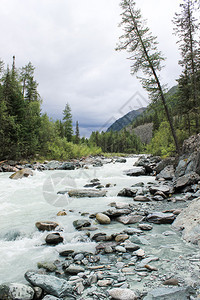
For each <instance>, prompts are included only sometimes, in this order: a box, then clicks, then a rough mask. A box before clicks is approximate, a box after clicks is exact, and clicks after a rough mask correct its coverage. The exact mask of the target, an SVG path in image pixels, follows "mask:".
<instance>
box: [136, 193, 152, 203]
mask: <svg viewBox="0 0 200 300" xmlns="http://www.w3.org/2000/svg"><path fill="white" fill-rule="evenodd" d="M133 200H134V201H137V202H150V201H151V199H150V198H148V197H146V196H142V195H138V196H136V197H135V198H134V199H133Z"/></svg>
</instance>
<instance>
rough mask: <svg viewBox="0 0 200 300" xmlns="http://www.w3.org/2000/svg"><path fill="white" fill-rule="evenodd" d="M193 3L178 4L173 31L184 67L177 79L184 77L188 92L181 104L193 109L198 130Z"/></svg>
mask: <svg viewBox="0 0 200 300" xmlns="http://www.w3.org/2000/svg"><path fill="white" fill-rule="evenodd" d="M195 4H196V0H183V3H182V4H180V8H181V12H180V13H176V14H175V17H174V19H173V23H174V24H175V28H174V33H175V35H177V36H178V38H179V40H178V42H177V43H178V44H179V49H180V52H181V57H182V59H181V60H180V61H179V64H180V65H181V66H182V67H183V68H184V70H183V74H182V76H181V78H180V80H179V84H182V82H183V79H184V78H185V83H186V82H187V90H188V91H189V94H188V96H187V97H184V99H183V100H185V102H183V103H182V105H183V106H189V110H188V112H187V113H188V114H189V112H191V111H193V113H194V115H195V122H196V131H197V132H198V130H199V117H198V115H199V112H198V107H199V88H198V85H197V72H198V67H199V63H198V62H199V59H200V57H199V54H200V51H199V50H200V49H199V42H198V37H197V32H198V30H199V23H198V21H197V19H196V18H195V16H194V14H195ZM187 101H190V102H191V101H192V102H191V105H188V104H186V102H187Z"/></svg>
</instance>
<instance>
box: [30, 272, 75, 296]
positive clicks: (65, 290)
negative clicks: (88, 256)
mask: <svg viewBox="0 0 200 300" xmlns="http://www.w3.org/2000/svg"><path fill="white" fill-rule="evenodd" d="M25 278H26V280H27V281H28V282H29V283H30V284H32V285H33V286H38V287H40V288H42V289H43V290H44V291H45V292H46V293H47V294H50V295H53V296H55V297H58V298H62V297H65V296H71V295H72V292H73V288H72V286H71V285H70V284H69V282H68V281H67V280H65V279H61V278H58V277H56V276H52V275H44V274H39V273H37V272H34V271H28V272H26V273H25Z"/></svg>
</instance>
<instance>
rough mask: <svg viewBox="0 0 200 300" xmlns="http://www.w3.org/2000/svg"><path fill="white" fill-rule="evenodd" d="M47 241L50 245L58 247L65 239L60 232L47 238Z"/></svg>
mask: <svg viewBox="0 0 200 300" xmlns="http://www.w3.org/2000/svg"><path fill="white" fill-rule="evenodd" d="M45 241H46V243H47V244H48V245H57V244H59V243H62V242H63V237H62V236H61V235H60V233H59V232H55V233H50V234H48V235H47V236H46V238H45Z"/></svg>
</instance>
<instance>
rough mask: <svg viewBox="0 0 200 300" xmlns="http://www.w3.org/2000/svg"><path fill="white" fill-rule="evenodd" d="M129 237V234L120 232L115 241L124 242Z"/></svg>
mask: <svg viewBox="0 0 200 300" xmlns="http://www.w3.org/2000/svg"><path fill="white" fill-rule="evenodd" d="M128 238H129V236H128V234H118V235H116V237H115V241H116V242H117V243H121V242H124V241H125V240H127V239H128Z"/></svg>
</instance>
